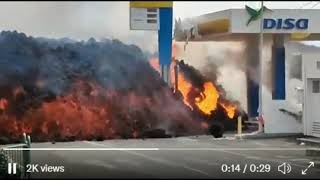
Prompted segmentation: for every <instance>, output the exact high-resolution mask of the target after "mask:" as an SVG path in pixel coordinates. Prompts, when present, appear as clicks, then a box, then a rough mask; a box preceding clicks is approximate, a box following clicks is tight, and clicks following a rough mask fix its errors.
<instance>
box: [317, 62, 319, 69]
mask: <svg viewBox="0 0 320 180" xmlns="http://www.w3.org/2000/svg"><path fill="white" fill-rule="evenodd" d="M317 69H318V70H320V61H317Z"/></svg>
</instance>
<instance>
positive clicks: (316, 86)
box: [312, 80, 320, 93]
mask: <svg viewBox="0 0 320 180" xmlns="http://www.w3.org/2000/svg"><path fill="white" fill-rule="evenodd" d="M312 92H313V93H320V80H313V81H312Z"/></svg>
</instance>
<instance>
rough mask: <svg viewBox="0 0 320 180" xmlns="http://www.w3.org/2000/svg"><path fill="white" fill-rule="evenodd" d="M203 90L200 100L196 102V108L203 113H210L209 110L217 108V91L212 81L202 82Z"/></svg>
mask: <svg viewBox="0 0 320 180" xmlns="http://www.w3.org/2000/svg"><path fill="white" fill-rule="evenodd" d="M203 86H204V88H205V89H204V92H203V96H202V100H200V101H198V102H196V105H197V106H198V108H199V109H200V110H201V111H202V112H203V113H205V114H207V115H210V114H211V111H213V110H215V109H216V108H217V102H218V98H219V92H218V91H217V89H216V87H214V85H213V83H212V82H206V83H204V85H203Z"/></svg>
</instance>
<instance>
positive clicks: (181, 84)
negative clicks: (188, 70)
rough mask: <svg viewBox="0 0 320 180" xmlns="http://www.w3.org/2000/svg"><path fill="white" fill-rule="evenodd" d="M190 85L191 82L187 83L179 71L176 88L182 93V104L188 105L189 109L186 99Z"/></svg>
mask: <svg viewBox="0 0 320 180" xmlns="http://www.w3.org/2000/svg"><path fill="white" fill-rule="evenodd" d="M191 87H192V84H191V83H189V82H188V81H187V80H186V79H184V77H183V75H182V74H180V73H179V74H178V89H179V91H180V92H181V94H182V95H183V102H184V104H186V105H187V106H189V107H190V108H191V109H193V108H192V106H191V105H190V103H189V102H188V100H187V97H188V93H189V92H190V89H191Z"/></svg>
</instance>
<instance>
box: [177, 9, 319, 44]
mask: <svg viewBox="0 0 320 180" xmlns="http://www.w3.org/2000/svg"><path fill="white" fill-rule="evenodd" d="M253 11H258V10H253ZM253 16H254V15H252V13H250V10H248V9H228V10H223V11H219V12H214V13H209V14H205V15H201V16H198V17H192V18H188V19H185V20H184V21H182V22H181V24H179V25H178V26H176V27H180V29H175V39H176V40H177V41H185V40H187V39H188V40H189V41H208V40H219V39H221V38H222V37H226V36H233V37H237V35H240V36H243V35H244V34H254V33H260V29H261V28H260V18H259V17H258V18H256V17H253ZM319 17H320V11H319V10H315V9H273V10H265V11H263V33H264V34H289V35H290V36H291V39H293V40H294V39H297V40H299V39H304V40H307V39H308V40H313V39H320V36H319V33H320V19H319ZM250 19H252V20H251V21H250ZM314 36H316V37H314Z"/></svg>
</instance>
